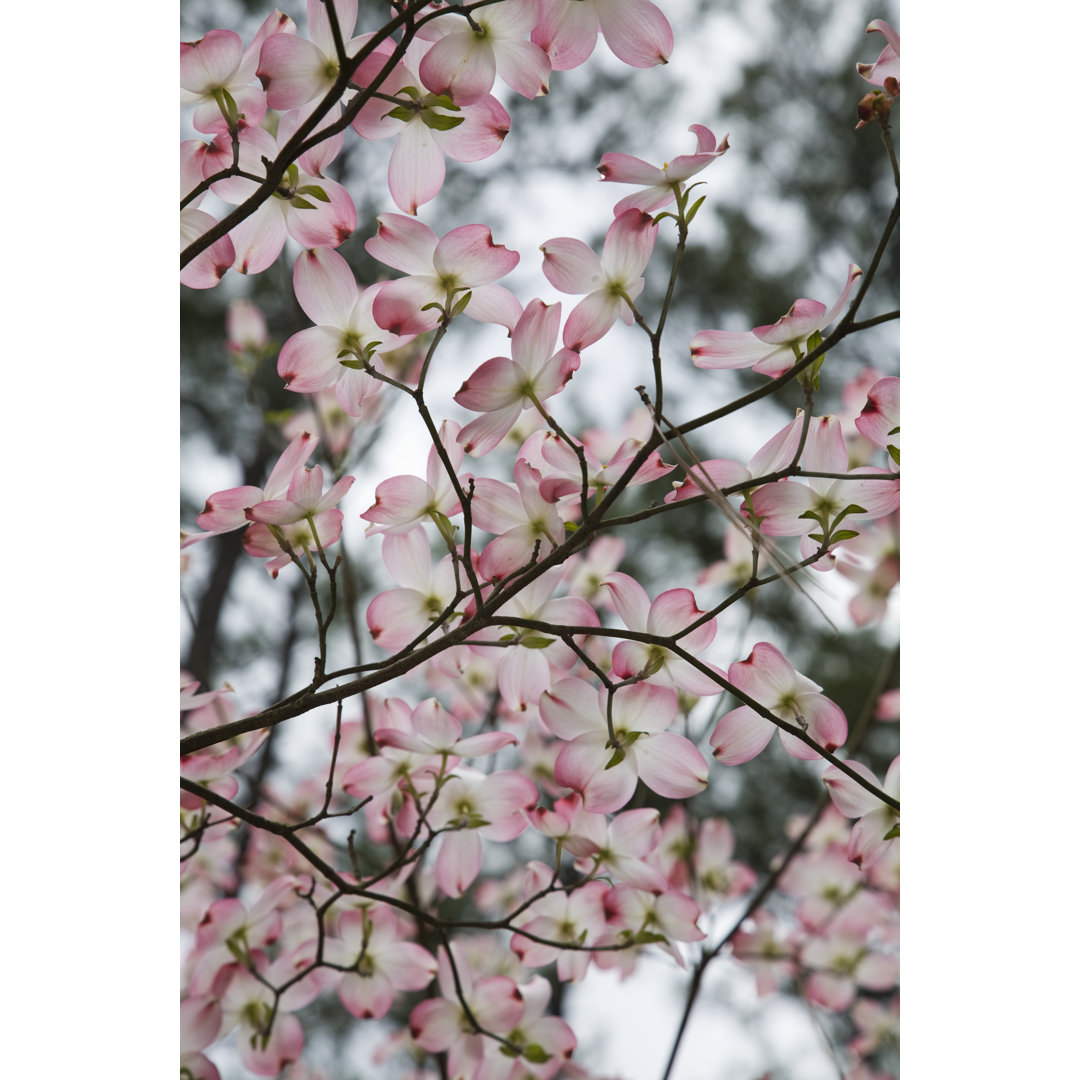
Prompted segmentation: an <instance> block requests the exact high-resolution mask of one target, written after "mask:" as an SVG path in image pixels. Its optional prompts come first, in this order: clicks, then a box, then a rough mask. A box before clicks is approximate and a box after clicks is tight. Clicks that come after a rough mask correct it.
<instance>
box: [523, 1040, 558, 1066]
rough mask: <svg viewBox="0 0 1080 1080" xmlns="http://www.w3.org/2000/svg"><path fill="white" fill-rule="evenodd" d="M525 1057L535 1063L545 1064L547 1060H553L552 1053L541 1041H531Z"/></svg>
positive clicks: (526, 1048)
mask: <svg viewBox="0 0 1080 1080" xmlns="http://www.w3.org/2000/svg"><path fill="white" fill-rule="evenodd" d="M524 1057H525V1060H526V1061H529V1062H531V1063H532V1064H533V1065H543V1064H544V1062H545V1061H550V1060H551V1055H550V1054H549V1053H548V1052H547V1051H546V1050H545V1049H544V1048H543V1047H542V1046H541V1045H540V1044H539V1043H529V1045H528V1046H526V1047H525V1053H524Z"/></svg>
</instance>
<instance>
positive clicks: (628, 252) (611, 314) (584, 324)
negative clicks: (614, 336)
mask: <svg viewBox="0 0 1080 1080" xmlns="http://www.w3.org/2000/svg"><path fill="white" fill-rule="evenodd" d="M655 244H656V223H655V222H654V221H653V219H652V218H651V217H649V215H648V214H643V213H642V212H641V211H640V210H627V211H626V212H625V213H622V214H620V215H619V216H618V217H617V218H616V219H615V220H614V221H613V222H612V223H611V225H610V227H609V228H608V231H607V236H606V238H605V239H604V250H603V253H602V254H601V255H597V254H596V252H594V251H593V250H592V248H590V247H588V246H587V245H586V244H584V243H583V242H582V241H581V240H575V239H574V238H573V237H569V236H559V237H556V238H555V239H553V240H548V241H547V242H546V243H544V244H541V245H540V250H541V251H542V252H543V253H544V265H543V271H544V276H545V277H546V278H547V279H548V281H550V282H551V284H552V285H554V286H555V288H556V289H558V290H559V292H564V293H570V294H580V293H586V294H587V295H586V297H585V299H584V300H582V301H580V302H579V303H578V305H577V306H576V307H575V308H574V310H573V311H572V312H570V317H569V318H568V319H567V320H566V326H565V327H564V328H563V344H564V345H566V347H567V348H568V349H573V350H574V351H575V352H581V350H582V349H584V348H586V346H588V345H592V344H593V343H594V342H597V341H599V340H600V339H601V338H602V337H603V336H604V335H605V334H606V333H607V332H608V331H609V330H610V329H611V328H612V327H613V326H614V325H615V320H616V318H619V319H622V321H623V322H624V323H626V324H627V325H628V326H630V325H632V324H633V321H634V314H633V312H632V311H631V310H630V305H629V301H632V300H634V299H635V298H636V297H637V296H638V295H639V294H640V293H641V290H642V289H644V288H645V279H644V278H643V277H642V276H641V275H642V273H643V272H644V270H645V267H646V266H647V265H648V262H649V259H650V257H651V256H652V251H653V246H654V245H655Z"/></svg>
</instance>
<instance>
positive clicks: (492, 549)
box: [471, 459, 564, 581]
mask: <svg viewBox="0 0 1080 1080" xmlns="http://www.w3.org/2000/svg"><path fill="white" fill-rule="evenodd" d="M540 482H541V476H540V473H539V472H537V471H536V469H534V468H532V467H531V466H530V465H527V464H526V463H525V462H524V461H522V460H520V459H519V460H518V461H517V463H516V464H515V465H514V485H513V486H511V485H510V484H504V483H503V482H502V481H501V480H490V479H487V478H482V479H479V480H477V481H476V483H475V486H474V493H473V498H472V503H471V507H472V514H473V521H474V522H475V523H476V524H477V525H478V526H479V527H480V528H481V529H484V530H485V531H486V532H490V533H494V534H495V539H494V540H492V541H490V542H489V543H488V545H487V546H486V547H485V548H484V550H483V552H482V553H481V555H480V563H479V569H480V573H481V575H482V576H483V578H484V580H485V581H499V580H501V579H502V578H504V577H506V576H507V574H510V573H512V572H513V571H514V570H518V569H520V568H521V567H523V566H526V565H527V564H528V563H529V561H530V560H531V559H532V558H533V556H534V554H535V556H536V558H537V559H542V558H544V556H545V555H547V554H548V553H550V552H551V551H552V550H553V549H554V548H555V546H556V545H557V544H560V543H561V542H562V539H563V533H564V527H563V523H562V519H561V518H560V517H559V514H558V511H557V510H556V508H555V507H554V506H553V505H552V504H551V503H550V502H548V501H547V500H545V499H544V498H543V496H542V495H541V494H540Z"/></svg>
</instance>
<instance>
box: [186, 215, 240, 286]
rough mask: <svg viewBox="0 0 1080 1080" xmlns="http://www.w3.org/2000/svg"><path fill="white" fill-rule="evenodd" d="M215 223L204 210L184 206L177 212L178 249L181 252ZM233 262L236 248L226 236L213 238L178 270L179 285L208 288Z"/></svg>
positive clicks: (216, 281)
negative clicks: (178, 213)
mask: <svg viewBox="0 0 1080 1080" xmlns="http://www.w3.org/2000/svg"><path fill="white" fill-rule="evenodd" d="M216 224H217V218H215V217H211V215H210V214H208V213H207V212H206V211H205V210H199V209H196V208H195V207H194V206H185V207H184V209H183V210H181V211H180V250H181V251H183V250H184V248H186V247H187V246H188V245H189V244H191V243H192V242H193V241H195V240H198V239H199V237H200V236H202V234H203V233H205V232H209V231H210V230H211V229H212V228H213V227H214V226H215V225H216ZM235 261H236V249H235V247H234V246H233V242H232V240H230V239H229V237H228V236H223V237H221V238H220V239H219V240H215V241H214V242H213V243H212V244H211V245H210V246H209V247H208V248H207V249H206V250H205V251H201V252H199V254H198V255H196V256H195V258H194V259H192V260H191V262H189V263H188V264H187V266H185V267H184V268H183V269H182V270H181V271H180V284H181V285H186V286H187V287H188V288H189V289H212V288H213V287H214V286H215V285H216V284H217V283H218V282H219V281H220V280H221V279H222V278H223V277H224V276H225V272H226V271H227V270H228V269H229V267H230V266H232V264H233V263H234V262H235Z"/></svg>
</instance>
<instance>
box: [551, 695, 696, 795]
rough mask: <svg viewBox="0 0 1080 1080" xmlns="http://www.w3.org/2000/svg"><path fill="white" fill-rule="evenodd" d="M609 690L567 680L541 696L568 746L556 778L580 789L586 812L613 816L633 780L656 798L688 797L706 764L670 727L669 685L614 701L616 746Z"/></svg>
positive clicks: (674, 706) (674, 708) (672, 700)
mask: <svg viewBox="0 0 1080 1080" xmlns="http://www.w3.org/2000/svg"><path fill="white" fill-rule="evenodd" d="M607 711H608V692H607V691H606V690H600V691H597V690H595V689H594V688H593V687H591V686H589V684H588V683H586V682H583V681H582V680H581V679H564V680H562V681H561V682H560V683H559V684H558V685H557V686H556V687H555V688H554V690H553V691H552V692H550V693H545V694H544V695H543V697H542V698H541V699H540V715H541V716H542V717H543V719H544V722H545V723H546V724H547V726H548V727H549V728H550V729H551V731H552V732H553V733H554V734H555V735H557V736H558V737H559V738H560V739H565V740H567V745H566V746H564V747H563V748H562V750H561V751H560V752H559V756H558V759H557V760H556V762H555V779H556V780H557V781H558V782H559V783H560V784H564V785H565V786H566V787H569V788H573V789H574V790H575V791H580V792H581V794H582V796H583V799H584V804H583V805H584V806H585V809H586V810H592V811H596V812H600V813H610V812H611V811H614V810H619V809H621V808H622V807H623V806H625V805H626V804H627V803H628V802H629V801H630V799H631V798H632V797H633V794H634V791H635V790H636V788H637V781H638V777H639V776H640V778H641V780H642V782H643V783H644V784H645V785H646V786H647V787H649V788H651V789H652V790H653V791H655V792H657V794H659V795H663V796H665V797H666V798H670V799H686V798H690V797H691V796H692V795H697V794H698V793H699V792H701V791H703V790H704V789H705V787H706V785H707V784H708V779H709V766H708V763H707V762H706V761H705V759H704V758H703V757H702V756H701V754H700V753H698V751H697V749H696V748H695V747H694V745H693V743H691V742H690V741H689V740H688V739H685V738H684V737H683V736H681V735H676V734H675V733H674V732H672V731H668V730H667V729H668V728H669V727H670V726H671V725H672V724H673V723H674V721H675V718H676V716H677V715H678V701H677V698H676V695H675V691H674V690H669V689H666V688H664V687H659V686H650V685H648V684H647V683H639V684H637V685H636V686H629V687H623V688H622V689H620V690H619V691H618V692H617V693H616V694H615V695H614V696H613V697H612V699H611V724H612V727H613V729H614V733H615V741H614V744H613V743H612V742H611V741H610V735H609V733H608V720H607Z"/></svg>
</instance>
